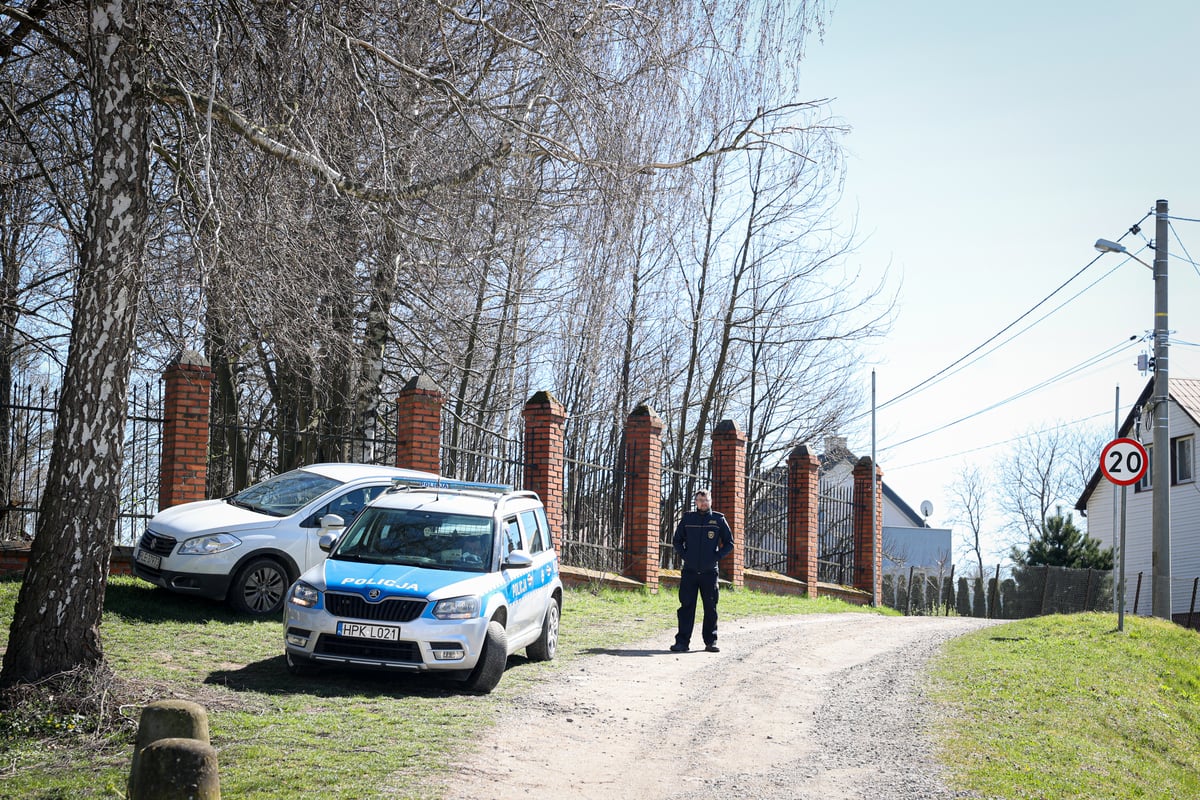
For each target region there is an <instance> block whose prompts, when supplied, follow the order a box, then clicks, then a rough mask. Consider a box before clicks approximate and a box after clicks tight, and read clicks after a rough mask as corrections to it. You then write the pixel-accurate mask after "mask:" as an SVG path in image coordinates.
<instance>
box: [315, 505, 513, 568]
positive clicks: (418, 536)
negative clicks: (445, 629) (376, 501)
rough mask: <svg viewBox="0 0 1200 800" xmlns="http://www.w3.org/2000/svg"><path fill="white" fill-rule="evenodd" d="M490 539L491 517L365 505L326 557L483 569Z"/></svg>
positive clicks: (488, 561)
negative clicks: (366, 506)
mask: <svg viewBox="0 0 1200 800" xmlns="http://www.w3.org/2000/svg"><path fill="white" fill-rule="evenodd" d="M493 542H494V539H493V531H492V518H491V517H478V516H471V515H469V514H446V513H442V512H438V511H423V510H419V509H400V508H372V507H368V508H366V509H364V510H363V512H362V514H360V515H359V516H358V518H357V519H355V520H354V524H353V525H351V526H350V528H349V529H348V530H347V531H346V532H345V533H344V534H342V536H341V538H340V539H339V540H338V543H337V547H336V548H335V549H334V551H333V552H332V553H330V555H329V557H330V558H331V559H335V560H343V561H362V562H366V563H370V564H397V565H403V566H410V567H425V568H427V569H446V570H455V571H459V572H487V571H489V570H490V569H491V565H492V555H493V554H492V550H493Z"/></svg>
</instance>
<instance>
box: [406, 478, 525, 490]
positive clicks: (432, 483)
mask: <svg viewBox="0 0 1200 800" xmlns="http://www.w3.org/2000/svg"><path fill="white" fill-rule="evenodd" d="M412 488H428V489H467V490H470V489H474V490H475V491H484V492H495V493H507V492H511V491H512V489H513V487H511V486H509V485H507V484H503V483H479V482H476V481H455V480H449V479H447V478H395V479H393V480H392V490H393V491H397V490H400V489H412Z"/></svg>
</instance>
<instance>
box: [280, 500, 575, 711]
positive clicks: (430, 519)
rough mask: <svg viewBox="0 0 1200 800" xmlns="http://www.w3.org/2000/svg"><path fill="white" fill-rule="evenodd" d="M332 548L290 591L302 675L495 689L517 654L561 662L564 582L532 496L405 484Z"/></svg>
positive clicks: (289, 640) (297, 669)
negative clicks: (382, 677)
mask: <svg viewBox="0 0 1200 800" xmlns="http://www.w3.org/2000/svg"><path fill="white" fill-rule="evenodd" d="M335 538H336V543H335ZM323 546H327V547H330V552H329V556H328V557H327V558H326V559H325V560H324V561H322V562H321V563H320V564H318V565H317V566H315V567H313V568H312V569H310V570H309V571H308V572H306V573H304V574H303V575H301V576H300V579H299V580H298V581H296V583H295V584H294V585H293V586H292V588H291V591H290V592H288V599H287V604H286V611H285V615H284V649H285V652H286V655H287V664H288V669H289V670H290V671H291V672H292V673H293V674H303V673H307V672H311V671H313V669H314V668H315V667H318V666H320V665H343V666H358V667H374V668H386V669H395V670H403V671H408V672H426V671H428V672H435V671H436V672H440V673H442V674H445V675H452V676H454V677H456V678H459V679H461V680H462V681H463V682H464V684H465V686H466V688H467V689H469V690H471V691H476V692H489V691H491V690H492V689H493V688H494V687H495V686H496V684H497V683H498V682H499V681H500V678H501V676H502V675H503V674H504V667H505V663H506V661H507V659H508V656H509V655H510V654H512V653H514V652H516V651H518V650H520V649H522V648H525V650H526V654H527V655H528V656H529V658H530V659H531V660H533V661H546V660H549V659H552V658H554V653H555V650H556V648H557V646H558V626H559V618H560V614H561V610H562V582H561V581H560V579H559V569H558V557H557V555H556V553H555V551H554V544H553V541H552V539H551V532H550V526H549V524H548V523H547V520H546V511H545V509H544V508H543V506H542V503H541V501H540V500H539V499H538V496H537V495H536V494H534V493H533V492H519V491H518V492H513V491H508V487H497V486H490V485H486V484H470V483H463V482H457V481H442V482H440V483H439V484H438V485H432V486H431V485H419V484H414V483H413V482H407V481H404V480H400V481H397V483H396V486H395V488H393V489H390V490H389V491H387V492H385V493H384V494H382V495H381V496H380V497H379V498H378V499H376V500H375V501H374V502H373V503H372V504H371V505H370V506H368V507H367V508H366V509H364V510H363V512H362V513H361V514H360V515H359V516H358V518H357V519H355V520H354V523H353V524H352V525H350V526H349V527H348V528H346V530H345V531H344V532H343V533H342V534H341V535H340V536H336V537H335V536H334V535H330V536H326V537H323Z"/></svg>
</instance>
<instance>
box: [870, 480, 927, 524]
mask: <svg viewBox="0 0 1200 800" xmlns="http://www.w3.org/2000/svg"><path fill="white" fill-rule="evenodd" d="M881 483H883V482H882V481H881ZM883 496H884V497H886V498H887V499H889V500H891V501H892V503H894V504H895V506H896V508H897V509H899V510H900V513H901V514H903V515H904V516H906V517H908V519H909V520H910V521H911V522H912V524H913V527H914V528H928V527H929V523H928V522H926V520H925V518H924V517H922V516H921V515H920V514H918V513H917V512H916V511H913V509H912V506H910V505H909V504H908V503H906V502H904V501H903V500H901V499H900V495H898V494H896V492H895V490H894V489H892V487H890V486H888V485H887V483H883Z"/></svg>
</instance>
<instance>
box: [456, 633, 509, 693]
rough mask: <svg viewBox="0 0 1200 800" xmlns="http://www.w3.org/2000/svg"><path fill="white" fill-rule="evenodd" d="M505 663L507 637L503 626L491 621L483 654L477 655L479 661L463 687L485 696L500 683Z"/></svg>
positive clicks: (506, 658) (506, 657)
mask: <svg viewBox="0 0 1200 800" xmlns="http://www.w3.org/2000/svg"><path fill="white" fill-rule="evenodd" d="M507 663H508V635H507V634H506V633H505V632H504V626H503V625H501V624H500V623H499V622H496V621H495V620H492V621H491V622H489V623H488V628H487V636H486V638H485V639H484V640H483V652H482V653H480V654H479V661H478V663H476V664H475V669H473V670H471V672H470V674H468V675H467V679H466V681H464V685H465V686H466V688H467V690H468V691H471V692H478V693H479V694H487V693H488V692H490V691H491V690H492V689H495V688H496V684H498V683H500V678H501V676H502V675H504V666H505V664H507Z"/></svg>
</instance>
